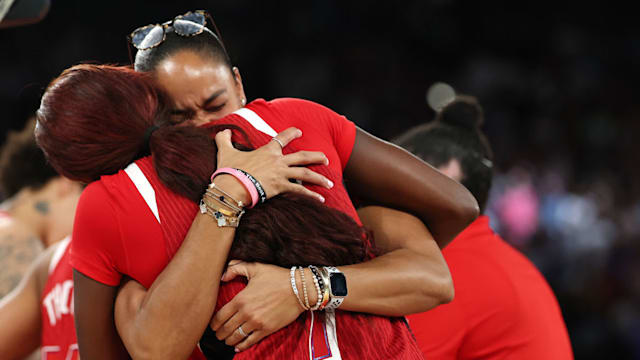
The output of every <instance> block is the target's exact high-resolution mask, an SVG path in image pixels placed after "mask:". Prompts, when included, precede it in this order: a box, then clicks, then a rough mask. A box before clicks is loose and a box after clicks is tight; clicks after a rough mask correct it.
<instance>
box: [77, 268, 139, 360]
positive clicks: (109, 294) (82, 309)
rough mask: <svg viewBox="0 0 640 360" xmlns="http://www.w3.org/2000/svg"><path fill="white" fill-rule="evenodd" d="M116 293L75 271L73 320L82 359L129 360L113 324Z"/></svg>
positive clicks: (114, 288)
mask: <svg viewBox="0 0 640 360" xmlns="http://www.w3.org/2000/svg"><path fill="white" fill-rule="evenodd" d="M116 289H117V288H116V287H113V286H107V285H104V284H102V283H100V282H97V281H95V280H93V279H91V278H89V277H87V276H85V275H83V274H82V273H80V272H78V271H76V270H73V301H74V318H75V323H76V334H77V336H78V350H79V351H80V356H81V357H82V358H83V359H105V360H107V359H128V358H129V355H128V354H127V351H126V350H125V348H124V345H123V344H122V341H121V340H120V337H119V336H118V333H117V331H116V328H115V323H114V321H113V302H114V299H115V296H116Z"/></svg>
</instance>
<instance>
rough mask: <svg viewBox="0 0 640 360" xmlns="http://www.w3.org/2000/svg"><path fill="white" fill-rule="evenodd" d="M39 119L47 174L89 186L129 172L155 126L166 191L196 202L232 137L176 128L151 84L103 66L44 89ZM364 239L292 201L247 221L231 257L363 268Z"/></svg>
mask: <svg viewBox="0 0 640 360" xmlns="http://www.w3.org/2000/svg"><path fill="white" fill-rule="evenodd" d="M37 119H38V127H37V129H36V139H37V141H38V144H39V145H40V146H41V147H42V149H43V150H44V152H45V154H46V155H47V157H48V159H49V161H50V162H51V164H52V165H53V166H54V167H55V169H56V170H58V172H59V173H60V174H62V175H64V176H66V177H68V178H71V179H75V180H80V181H84V182H91V181H95V180H97V179H99V178H100V176H102V175H109V174H113V173H115V172H117V171H118V170H121V169H124V168H125V167H126V166H127V165H128V164H130V163H131V162H132V161H133V160H135V159H136V158H137V157H139V156H140V153H141V150H142V149H144V147H145V144H144V137H145V132H146V131H147V129H149V127H150V126H152V125H156V126H159V129H158V130H156V131H155V132H154V133H153V135H152V136H151V138H150V151H151V154H152V155H153V161H154V167H155V170H156V172H157V173H158V176H159V178H160V179H161V180H162V182H163V183H164V184H165V185H166V186H167V187H169V188H170V189H171V190H173V191H175V192H176V193H179V194H181V195H183V196H185V197H187V198H189V199H191V200H193V201H196V202H197V201H198V200H199V199H200V197H201V196H202V193H203V192H204V190H205V188H206V186H207V185H208V183H209V176H210V175H211V173H212V172H213V171H214V169H215V168H216V163H215V159H216V156H215V154H216V152H217V148H216V146H215V142H214V141H213V139H212V136H211V135H212V134H213V133H215V132H217V131H220V130H221V129H223V128H229V127H231V126H225V125H218V126H211V127H207V128H202V127H193V126H180V125H172V124H171V123H169V121H168V120H167V119H168V116H167V110H166V105H165V95H163V93H162V92H161V91H160V90H159V89H158V88H157V87H156V86H155V84H154V82H153V80H152V79H151V78H150V77H149V76H148V75H146V74H142V73H137V72H135V71H133V70H131V69H128V68H124V67H116V66H106V65H77V66H74V67H72V68H70V69H68V70H65V71H64V72H63V73H62V74H61V75H60V76H59V77H58V78H57V79H55V80H53V82H52V83H51V84H50V85H49V87H48V88H47V90H46V92H45V94H44V96H43V97H42V103H41V105H40V109H39V110H38V113H37ZM235 129H236V130H240V129H238V128H237V127H235ZM245 140H246V145H247V146H250V145H251V144H250V143H249V142H248V139H247V138H246V136H245ZM366 237H367V234H366V232H365V230H364V229H363V228H361V227H360V226H358V225H357V224H356V223H355V221H354V220H353V219H352V218H351V217H349V216H348V215H346V214H344V213H342V212H340V211H337V210H334V209H330V208H328V207H326V206H324V205H322V204H321V203H319V202H317V201H315V200H312V199H309V198H305V197H302V196H300V195H297V196H296V195H293V194H289V195H285V196H278V197H275V198H273V199H270V200H269V201H268V202H266V203H265V204H263V205H261V206H257V207H256V208H255V209H252V210H249V211H248V212H247V214H246V215H245V217H243V219H242V222H241V226H240V228H238V231H237V233H236V240H235V241H234V246H233V248H232V249H231V252H230V254H231V255H232V256H233V257H234V258H236V259H241V260H246V261H260V262H265V263H271V264H277V265H280V266H292V265H293V264H317V265H329V264H332V265H344V264H351V263H356V262H361V261H363V260H364V259H365V258H366V256H367V251H369V249H368V248H367V246H368V244H369V243H370V242H369V241H368V239H366Z"/></svg>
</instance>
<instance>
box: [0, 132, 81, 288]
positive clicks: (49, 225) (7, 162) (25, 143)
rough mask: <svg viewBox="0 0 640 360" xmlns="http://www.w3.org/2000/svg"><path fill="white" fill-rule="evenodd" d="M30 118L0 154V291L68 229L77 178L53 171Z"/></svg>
mask: <svg viewBox="0 0 640 360" xmlns="http://www.w3.org/2000/svg"><path fill="white" fill-rule="evenodd" d="M34 126H35V120H32V121H29V122H28V123H27V125H26V126H25V128H24V129H23V130H22V131H20V132H16V133H11V134H9V136H8V139H7V141H6V143H5V145H4V147H3V148H2V154H1V155H0V186H1V187H2V193H3V195H4V196H5V198H6V200H5V201H4V202H3V203H2V204H0V266H2V272H1V273H0V297H3V296H4V295H6V294H8V293H9V292H10V291H11V290H12V289H13V288H15V286H16V285H18V283H19V282H20V279H21V278H22V277H23V275H24V274H25V273H26V272H27V269H28V268H29V265H30V264H31V263H32V262H33V261H34V260H35V259H36V258H37V257H38V255H39V254H40V253H41V252H42V250H43V249H44V248H48V247H49V246H51V245H52V244H54V243H55V242H57V241H60V240H62V239H63V238H64V237H65V236H67V235H69V234H71V230H72V227H73V216H74V212H75V206H76V203H77V200H78V198H79V196H80V193H81V191H82V188H81V186H80V185H79V184H78V183H75V182H72V181H70V180H67V179H65V178H63V177H61V176H59V175H58V174H57V173H56V172H55V170H54V169H53V168H51V167H50V166H49V165H48V164H47V162H46V160H45V157H44V154H43V153H42V150H40V148H38V146H37V145H36V143H35V138H34V135H33V130H34Z"/></svg>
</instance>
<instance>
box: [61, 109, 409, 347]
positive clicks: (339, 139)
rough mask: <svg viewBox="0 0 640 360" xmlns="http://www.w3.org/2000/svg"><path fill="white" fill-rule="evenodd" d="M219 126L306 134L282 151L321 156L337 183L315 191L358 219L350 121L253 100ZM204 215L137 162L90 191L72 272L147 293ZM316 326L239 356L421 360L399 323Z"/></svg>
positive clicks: (144, 162) (301, 326)
mask: <svg viewBox="0 0 640 360" xmlns="http://www.w3.org/2000/svg"><path fill="white" fill-rule="evenodd" d="M216 123H219V124H231V125H236V126H238V127H240V128H241V129H243V131H244V132H245V133H246V134H247V135H248V137H249V140H250V142H251V145H253V146H254V147H259V146H262V145H264V144H266V143H268V142H269V141H270V140H271V138H272V137H273V136H275V135H276V134H277V133H279V132H281V131H283V130H285V129H287V128H289V127H291V126H295V127H297V128H299V129H301V130H302V133H303V135H302V137H301V138H299V139H296V140H294V141H292V142H291V143H290V144H289V145H287V146H286V147H285V148H284V150H283V152H284V153H285V154H287V153H292V152H296V151H299V150H309V151H321V152H323V153H324V154H325V155H326V156H327V157H328V159H329V165H328V166H311V167H310V169H312V170H314V171H316V172H318V173H320V174H322V175H324V176H326V177H327V178H329V179H331V180H332V181H333V183H334V184H335V186H334V187H333V188H332V189H325V188H323V187H319V186H311V187H310V188H312V189H313V190H314V191H316V192H318V193H320V194H321V195H322V196H324V197H325V199H326V202H325V204H326V205H327V206H331V207H333V208H336V209H339V210H341V211H343V212H345V213H346V214H348V215H351V216H352V217H353V218H354V219H356V221H359V220H358V217H357V213H356V211H355V209H354V207H353V205H352V203H351V201H350V199H349V196H348V194H347V192H346V189H345V188H344V186H343V182H342V171H343V169H344V167H345V165H346V163H347V161H348V160H349V157H350V155H351V151H352V149H353V145H354V142H355V125H354V124H353V123H352V122H350V121H347V120H346V119H345V118H344V117H342V116H340V115H338V114H336V113H334V112H333V111H331V110H329V109H327V108H326V107H323V106H321V105H318V104H315V103H313V102H309V101H304V100H298V99H278V100H274V101H270V102H266V101H264V100H256V101H254V102H252V103H251V104H249V105H247V106H246V107H245V108H242V109H240V110H238V111H236V112H234V113H233V114H230V115H228V116H226V117H225V118H223V119H220V120H217V121H216ZM233 141H235V142H239V143H243V137H242V136H241V135H240V134H238V133H237V132H235V131H234V134H233ZM197 211H198V206H197V205H196V204H195V203H193V202H191V201H189V200H188V199H186V198H184V197H182V196H180V195H177V194H175V193H173V192H172V191H170V190H169V189H168V188H166V187H165V186H164V185H163V184H162V183H161V182H160V180H159V179H158V177H157V175H156V173H155V171H154V169H153V164H152V160H151V158H150V157H147V158H144V159H140V160H138V161H136V162H135V163H134V164H132V165H130V166H129V167H128V168H127V169H125V170H124V171H120V172H119V173H117V174H115V175H112V176H104V177H102V178H101V179H100V181H97V182H94V183H92V184H90V185H89V186H88V187H87V188H86V189H85V191H84V193H83V195H82V197H81V199H80V202H79V204H78V209H77V212H76V221H75V225H74V226H75V227H74V235H73V243H72V255H71V261H72V265H73V267H74V268H75V269H77V270H78V271H80V272H82V273H83V274H85V275H87V276H89V277H91V278H93V279H94V280H96V281H100V282H102V283H104V284H107V285H110V286H116V285H117V284H118V283H119V282H120V279H121V277H122V275H123V274H126V275H128V276H130V277H131V278H133V279H136V280H137V281H139V282H140V283H141V284H142V285H144V286H145V287H147V288H149V287H150V286H151V284H152V283H153V281H154V280H155V278H156V277H157V276H158V275H159V274H160V272H161V271H162V270H163V269H164V267H165V266H166V265H167V264H168V262H169V261H170V259H171V257H172V256H173V255H174V254H175V252H176V251H177V249H178V247H179V246H180V244H181V243H182V241H183V239H184V237H185V236H186V234H187V231H188V229H189V227H190V226H191V223H192V221H193V218H194V217H195V215H196V213H197ZM244 286H245V283H244V282H242V281H232V282H229V283H223V284H222V285H221V287H220V292H219V296H218V303H217V306H216V310H217V309H219V308H220V307H221V306H223V305H224V304H226V303H227V302H229V301H230V300H231V299H232V298H233V297H234V296H235V295H236V294H237V293H238V292H240V291H241V290H242V289H243V288H244ZM315 319H316V320H315V322H314V325H313V336H310V331H309V329H310V327H311V321H312V320H311V316H310V313H308V312H306V313H304V314H302V315H301V316H300V317H299V318H298V320H296V321H295V322H293V323H292V324H290V325H289V326H287V327H286V328H284V329H281V330H280V331H278V332H276V333H274V334H272V335H271V336H269V337H267V338H266V339H263V340H262V341H261V342H260V343H258V344H256V345H254V346H253V347H251V348H250V349H249V350H246V351H244V352H242V353H239V354H237V355H236V358H238V359H255V358H260V359H276V358H277V359H281V358H287V359H307V358H310V357H311V358H313V359H342V358H344V359H365V358H366V359H390V358H393V359H422V355H421V353H420V351H419V349H418V347H417V345H416V343H415V341H414V339H413V337H412V336H411V333H410V331H409V330H408V328H407V327H406V324H405V323H404V319H402V318H389V317H382V316H374V315H364V314H359V313H351V312H343V311H339V310H338V311H336V312H335V314H334V313H326V314H320V316H319V315H318V314H316V316H315ZM310 338H311V339H310ZM310 344H311V346H310Z"/></svg>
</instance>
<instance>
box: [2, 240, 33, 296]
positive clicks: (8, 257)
mask: <svg viewBox="0 0 640 360" xmlns="http://www.w3.org/2000/svg"><path fill="white" fill-rule="evenodd" d="M41 252H42V243H41V242H40V240H39V239H38V238H36V237H35V236H30V237H25V238H17V237H16V236H14V235H12V234H8V235H4V236H0V269H2V271H0V298H2V297H3V296H5V295H7V294H8V293H9V292H11V290H13V289H14V288H15V287H16V286H18V284H19V283H20V280H21V279H22V277H23V276H24V275H25V274H26V273H27V270H28V269H29V266H30V265H31V263H33V262H34V261H35V259H36V258H37V257H38V255H40V253H41Z"/></svg>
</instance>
